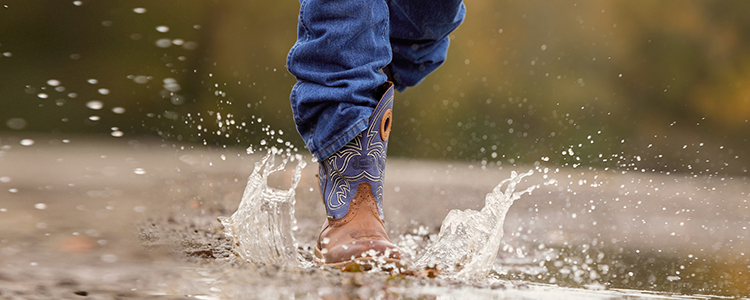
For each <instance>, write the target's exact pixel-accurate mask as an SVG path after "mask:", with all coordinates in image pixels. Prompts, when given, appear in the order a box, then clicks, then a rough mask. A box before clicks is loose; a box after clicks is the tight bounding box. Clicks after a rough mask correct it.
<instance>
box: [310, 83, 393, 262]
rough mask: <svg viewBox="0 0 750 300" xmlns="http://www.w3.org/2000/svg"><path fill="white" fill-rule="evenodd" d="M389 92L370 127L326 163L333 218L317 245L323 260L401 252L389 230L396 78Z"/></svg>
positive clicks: (324, 187)
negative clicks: (386, 193)
mask: <svg viewBox="0 0 750 300" xmlns="http://www.w3.org/2000/svg"><path fill="white" fill-rule="evenodd" d="M381 90H383V92H381V94H382V95H383V96H382V98H381V99H380V102H379V103H378V105H377V107H376V108H375V111H374V112H373V114H372V116H371V117H370V120H369V125H368V127H367V129H366V130H365V131H364V132H362V133H360V134H359V135H357V136H356V137H355V138H354V139H353V140H352V141H350V142H349V143H348V144H346V146H344V147H343V148H342V149H341V150H339V151H338V152H336V153H334V154H333V155H331V156H330V157H328V158H326V159H325V160H323V161H321V162H320V166H319V178H320V190H321V192H322V193H323V201H324V202H325V206H326V212H327V218H326V222H325V223H324V224H323V229H322V231H321V233H320V236H319V237H318V242H317V244H316V245H315V256H316V258H317V261H318V262H319V263H321V264H324V265H327V266H333V267H345V266H347V265H349V264H351V263H352V262H357V263H360V264H368V265H370V267H372V265H376V266H381V267H387V266H384V265H385V264H387V263H398V262H400V260H401V255H400V254H399V252H398V249H397V248H396V245H394V244H393V243H391V240H390V239H389V238H388V234H387V233H386V232H385V227H384V221H383V182H384V180H385V177H384V170H385V158H386V150H387V148H388V135H389V134H390V132H391V125H392V112H391V109H392V108H393V83H391V82H386V83H385V84H383V86H381Z"/></svg>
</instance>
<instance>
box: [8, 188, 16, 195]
mask: <svg viewBox="0 0 750 300" xmlns="http://www.w3.org/2000/svg"><path fill="white" fill-rule="evenodd" d="M8 192H11V193H14V194H15V193H18V189H9V190H8Z"/></svg>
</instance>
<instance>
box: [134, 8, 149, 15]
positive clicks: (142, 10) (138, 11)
mask: <svg viewBox="0 0 750 300" xmlns="http://www.w3.org/2000/svg"><path fill="white" fill-rule="evenodd" d="M133 12H134V13H137V14H145V13H146V9H145V8H143V7H136V8H133Z"/></svg>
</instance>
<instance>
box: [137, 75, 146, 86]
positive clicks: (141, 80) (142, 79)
mask: <svg viewBox="0 0 750 300" xmlns="http://www.w3.org/2000/svg"><path fill="white" fill-rule="evenodd" d="M133 81H134V82H135V83H138V84H145V83H148V81H149V78H148V76H143V75H138V76H135V78H133Z"/></svg>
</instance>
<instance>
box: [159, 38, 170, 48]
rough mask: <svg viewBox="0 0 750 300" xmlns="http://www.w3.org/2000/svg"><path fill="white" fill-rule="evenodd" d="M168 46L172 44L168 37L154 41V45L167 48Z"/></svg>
mask: <svg viewBox="0 0 750 300" xmlns="http://www.w3.org/2000/svg"><path fill="white" fill-rule="evenodd" d="M169 46H172V40H170V39H159V40H157V41H156V47H159V48H169Z"/></svg>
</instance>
